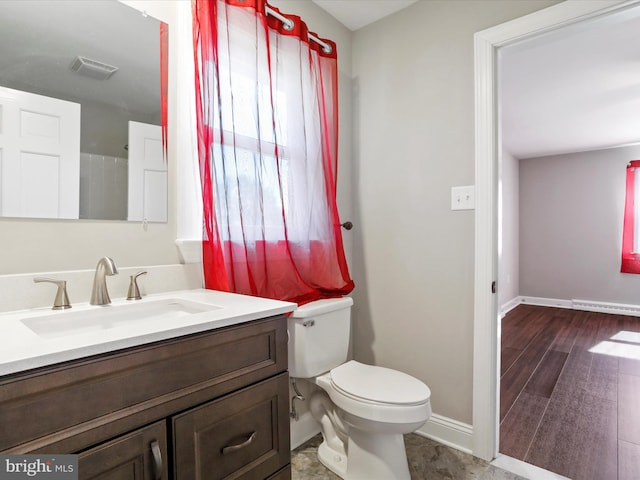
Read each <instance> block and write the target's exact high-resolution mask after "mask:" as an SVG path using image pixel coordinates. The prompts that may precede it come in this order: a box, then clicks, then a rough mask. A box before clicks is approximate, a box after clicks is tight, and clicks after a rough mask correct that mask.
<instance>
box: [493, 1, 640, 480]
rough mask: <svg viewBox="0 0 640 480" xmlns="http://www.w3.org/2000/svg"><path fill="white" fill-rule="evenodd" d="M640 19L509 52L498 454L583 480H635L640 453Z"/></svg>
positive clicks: (616, 20)
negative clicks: (639, 265)
mask: <svg viewBox="0 0 640 480" xmlns="http://www.w3.org/2000/svg"><path fill="white" fill-rule="evenodd" d="M639 19H640V9H638V8H637V7H636V8H631V9H628V10H625V11H624V12H618V13H615V14H610V15H604V16H602V17H598V18H596V19H592V20H589V21H584V22H581V23H578V24H575V25H571V26H568V27H564V28H562V29H559V30H556V31H552V32H549V33H546V34H541V35H538V36H535V37H534V38H530V39H527V40H525V41H523V42H521V43H520V44H517V45H514V46H510V47H506V48H504V49H502V51H501V57H500V62H501V63H500V68H501V77H500V79H501V89H500V92H501V108H502V110H501V114H502V134H503V137H502V139H503V140H502V161H501V172H502V174H501V183H500V185H501V193H502V202H501V205H502V209H501V212H502V223H501V225H502V234H501V235H502V236H501V238H502V256H501V258H500V278H499V283H500V285H501V288H500V290H499V299H500V305H501V308H502V329H501V334H502V335H501V352H500V353H501V370H500V393H501V399H500V416H499V419H500V452H501V453H503V454H506V455H509V456H511V457H514V458H517V459H519V460H524V461H525V462H528V463H531V464H534V465H537V466H540V467H542V468H545V469H547V470H550V471H553V472H556V473H559V474H562V475H564V476H566V477H568V478H574V479H578V478H584V479H587V478H633V477H632V475H631V473H630V472H632V471H633V469H634V468H635V467H634V465H635V464H636V463H637V461H638V456H637V455H638V454H637V452H638V451H639V445H640V437H639V436H638V434H637V433H638V432H640V418H639V417H638V415H637V413H636V408H635V406H634V405H635V404H636V403H637V401H638V398H639V397H638V396H639V395H640V343H639V341H640V318H638V317H639V316H640V305H639V303H638V290H639V289H640V276H638V273H637V272H638V270H637V269H636V268H635V255H636V254H634V253H633V252H637V251H638V249H637V246H636V245H634V244H633V242H632V238H633V237H634V236H635V231H636V230H635V229H636V228H637V225H638V219H637V218H636V213H635V212H636V208H637V193H636V192H637V190H636V189H637V186H636V185H637V183H636V182H637V180H636V176H635V163H634V161H636V160H637V159H638V158H640V146H638V143H637V141H638V131H640V120H639V117H638V115H637V113H636V110H637V92H638V89H637V84H636V83H635V80H634V79H635V75H634V72H637V66H636V65H634V62H630V59H631V58H633V57H634V56H635V54H636V52H635V50H636V49H635V47H634V46H633V45H635V44H637V42H638V40H639V37H638V35H639V33H638V32H640V23H639ZM594 452H598V454H597V455H594Z"/></svg>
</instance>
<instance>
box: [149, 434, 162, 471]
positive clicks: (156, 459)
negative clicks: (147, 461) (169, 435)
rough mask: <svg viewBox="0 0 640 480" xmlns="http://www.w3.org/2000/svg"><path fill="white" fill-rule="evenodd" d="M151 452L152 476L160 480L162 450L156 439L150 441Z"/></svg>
mask: <svg viewBox="0 0 640 480" xmlns="http://www.w3.org/2000/svg"><path fill="white" fill-rule="evenodd" d="M151 454H152V455H153V478H154V480H160V479H161V478H162V452H161V451H160V444H159V443H158V441H157V440H154V441H153V442H151Z"/></svg>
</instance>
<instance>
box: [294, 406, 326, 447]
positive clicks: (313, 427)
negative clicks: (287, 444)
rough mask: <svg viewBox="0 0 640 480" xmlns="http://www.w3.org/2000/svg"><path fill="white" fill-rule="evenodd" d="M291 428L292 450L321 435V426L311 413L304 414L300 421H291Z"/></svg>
mask: <svg viewBox="0 0 640 480" xmlns="http://www.w3.org/2000/svg"><path fill="white" fill-rule="evenodd" d="M290 428H291V450H293V449H295V448H298V447H299V446H300V445H302V444H303V443H304V442H306V441H307V440H309V439H310V438H313V437H315V436H316V435H317V434H319V433H320V424H319V423H318V422H316V420H315V419H314V418H313V417H312V416H311V412H304V413H303V414H302V415H300V416H299V417H298V420H291V427H290Z"/></svg>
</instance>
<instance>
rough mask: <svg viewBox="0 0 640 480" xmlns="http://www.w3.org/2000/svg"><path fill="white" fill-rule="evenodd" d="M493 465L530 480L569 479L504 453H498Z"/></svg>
mask: <svg viewBox="0 0 640 480" xmlns="http://www.w3.org/2000/svg"><path fill="white" fill-rule="evenodd" d="M491 465H493V466H494V467H498V468H502V469H503V470H506V471H508V472H511V473H515V474H516V475H519V476H520V477H524V478H528V479H530V480H569V479H568V478H567V477H563V476H562V475H558V474H557V473H553V472H550V471H548V470H544V469H542V468H540V467H536V466H535V465H531V464H530V463H525V462H523V461H521V460H516V459H515V458H511V457H507V456H506V455H502V454H498V457H497V458H496V459H495V460H494V461H493V462H491Z"/></svg>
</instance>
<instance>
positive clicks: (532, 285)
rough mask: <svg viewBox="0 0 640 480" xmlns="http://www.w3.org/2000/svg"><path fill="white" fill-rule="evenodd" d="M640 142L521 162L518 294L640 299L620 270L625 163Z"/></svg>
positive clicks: (635, 281) (639, 154)
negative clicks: (632, 144) (628, 145)
mask: <svg viewBox="0 0 640 480" xmlns="http://www.w3.org/2000/svg"><path fill="white" fill-rule="evenodd" d="M636 159H640V146H634V147H623V148H616V149H608V150H598V151H593V152H584V153H572V154H568V155H559V156H551V157H543V158H532V159H526V160H521V161H520V295H523V296H535V297H547V298H559V299H566V300H570V299H579V300H595V301H604V302H613V303H626V304H636V305H637V304H639V303H640V301H639V298H640V297H639V296H638V292H640V275H631V274H624V273H620V255H621V252H622V219H623V212H624V196H625V178H626V177H625V175H626V170H625V167H626V165H627V163H628V162H629V161H630V160H636Z"/></svg>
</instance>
